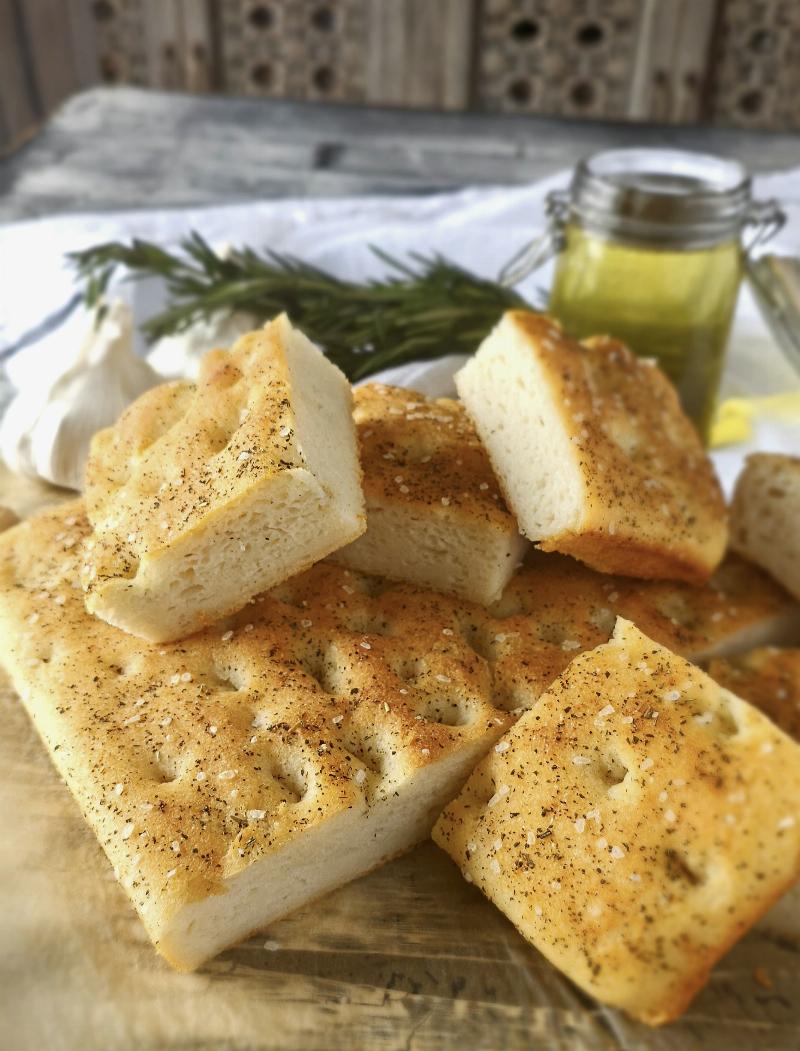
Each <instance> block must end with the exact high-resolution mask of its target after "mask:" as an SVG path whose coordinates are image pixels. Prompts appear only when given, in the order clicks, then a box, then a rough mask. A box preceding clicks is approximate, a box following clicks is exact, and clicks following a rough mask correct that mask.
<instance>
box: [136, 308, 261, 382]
mask: <svg viewBox="0 0 800 1051" xmlns="http://www.w3.org/2000/svg"><path fill="white" fill-rule="evenodd" d="M260 324H261V322H259V320H258V318H257V317H256V316H255V315H254V314H246V313H245V312H244V311H241V310H235V311H233V312H232V313H231V312H228V311H221V310H220V311H217V312H216V313H215V314H212V315H211V317H208V318H198V319H197V321H193V322H192V324H191V325H189V326H188V328H185V329H184V330H183V331H182V332H176V333H175V334H174V335H172V336H162V338H161V339H159V340H158V341H157V342H156V343H154V344H153V349H152V350H151V351H150V353H149V354H148V355H147V361H148V364H149V365H152V367H153V368H154V369H155V370H156V372H160V373H161V375H162V376H164V377H166V378H167V379H178V378H180V379H188V380H196V379H197V372H198V369H199V368H200V358H202V356H203V355H204V354H206V353H207V352H208V351H209V350H215V349H216V348H218V347H221V348H223V349H224V350H227V349H228V348H229V347H231V346H232V345H233V344H234V343H235V342H236V340H237V339H238V338H239V336H243V335H244V333H245V332H252V331H253V329H255V328H258V327H259V325H260Z"/></svg>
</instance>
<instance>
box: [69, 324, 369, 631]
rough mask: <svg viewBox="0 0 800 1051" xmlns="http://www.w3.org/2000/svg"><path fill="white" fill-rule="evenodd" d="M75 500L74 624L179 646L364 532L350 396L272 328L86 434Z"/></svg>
mask: <svg viewBox="0 0 800 1051" xmlns="http://www.w3.org/2000/svg"><path fill="white" fill-rule="evenodd" d="M86 501H87V512H88V515H89V519H90V521H91V523H92V526H93V535H92V536H91V538H89V539H88V540H87V543H86V544H85V549H84V555H85V558H84V567H83V572H82V578H81V579H82V584H83V587H84V590H85V591H86V603H87V609H88V610H89V611H90V612H91V613H94V614H96V615H97V616H100V617H102V618H103V619H104V620H107V621H108V622H109V623H111V624H114V625H116V626H117V627H121V628H123V629H124V630H126V631H129V632H131V633H132V634H135V635H138V636H140V637H142V638H145V639H148V640H150V641H163V640H172V639H176V638H180V637H182V636H184V635H188V634H190V633H191V632H192V631H196V630H199V629H200V628H201V627H202V626H204V625H206V624H211V623H213V622H214V621H215V620H217V619H218V618H219V617H222V616H225V615H227V614H228V613H229V612H230V611H231V610H236V609H239V608H241V606H242V605H243V604H244V603H245V602H246V601H247V600H248V599H249V598H250V597H252V595H254V594H256V593H257V592H258V591H262V590H265V589H266V588H267V587H269V586H272V585H274V584H276V583H278V582H279V581H281V580H285V579H286V578H287V577H289V576H291V575H293V574H294V573H297V572H300V571H301V570H303V569H305V568H307V567H308V566H309V565H312V564H313V563H314V562H315V561H318V560H319V559H321V558H324V557H325V556H326V555H328V554H329V553H330V552H331V551H333V550H335V549H336V548H337V547H341V546H342V545H344V544H347V543H349V542H351V541H353V540H354V539H356V537H358V536H359V535H360V534H361V533H362V532H363V531H364V527H365V516H364V506H363V493H362V492H361V486H360V467H359V464H358V455H357V448H356V440H355V427H354V425H353V421H352V392H351V389H350V385H349V383H348V382H347V380H346V379H345V377H344V376H343V375H342V373H341V372H340V371H339V370H338V369H337V368H336V367H335V366H334V365H332V364H331V363H330V362H329V361H327V360H326V359H325V358H324V357H323V355H322V354H321V353H320V352H319V351H318V350H317V349H315V348H314V347H313V345H312V344H311V343H309V341H308V340H307V339H306V338H305V337H304V336H303V335H302V334H301V333H299V332H297V331H296V330H294V329H292V326H291V324H290V323H289V321H288V319H287V318H286V317H285V315H282V316H280V317H278V318H276V319H275V320H274V321H271V322H270V323H269V324H267V325H266V326H265V327H264V328H263V329H261V330H259V331H257V332H252V333H249V334H247V335H245V336H243V337H242V338H241V339H239V340H238V341H237V343H236V344H235V346H234V347H233V349H232V350H230V351H224V350H214V351H212V352H211V353H209V354H207V355H206V356H205V357H204V358H203V360H202V362H201V364H200V372H199V376H198V380H197V384H196V385H194V384H189V383H184V382H177V383H168V384H164V385H162V386H159V387H155V388H153V389H152V390H150V391H148V392H147V393H146V394H145V395H144V396H142V397H141V398H139V399H138V400H137V401H135V402H134V403H133V404H132V405H131V406H129V408H128V409H127V410H126V411H125V412H124V413H123V415H122V417H121V418H120V419H119V420H118V421H117V423H116V424H115V425H114V426H113V427H111V428H109V429H108V430H105V431H102V432H100V433H99V434H98V435H96V436H95V438H94V439H93V442H92V447H91V452H90V456H89V461H88V465H87V470H86Z"/></svg>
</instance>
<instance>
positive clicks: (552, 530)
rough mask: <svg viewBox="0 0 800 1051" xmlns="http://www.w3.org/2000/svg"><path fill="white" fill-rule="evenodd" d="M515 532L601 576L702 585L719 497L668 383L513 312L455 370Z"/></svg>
mask: <svg viewBox="0 0 800 1051" xmlns="http://www.w3.org/2000/svg"><path fill="white" fill-rule="evenodd" d="M456 386H457V388H458V393H459V395H460V396H461V399H462V401H463V402H464V405H465V406H466V409H467V412H468V413H469V415H470V416H471V418H472V420H473V422H474V424H475V427H476V429H477V431H478V434H479V435H480V437H481V440H482V441H483V444H484V445H485V446H486V449H487V451H488V453H489V457H490V459H491V462H492V466H493V467H494V470H495V473H496V475H497V478H498V480H499V482H500V485H501V487H502V489H503V492H504V494H505V497H506V501H507V502H508V505H509V507H510V508H511V510H512V511H513V512H514V513H515V514H516V516H517V521H518V522H519V527H520V529H521V531H522V533H523V534H524V535H525V536H527V537H528V538H529V539H530V540H533V541H535V542H536V543H538V544H539V546H540V547H541V548H542V549H543V550H545V551H561V552H563V553H564V554H567V555H572V556H573V557H575V558H578V559H580V560H581V561H582V562H585V563H586V564H587V565H589V566H592V567H593V568H594V569H598V570H600V571H602V572H605V573H622V574H626V575H628V576H633V577H644V578H654V579H667V580H685V581H688V582H689V583H702V582H703V581H704V580H707V579H708V577H709V576H710V575H711V573H712V572H713V571H714V569H715V568H716V567H717V565H718V564H719V562H720V560H721V559H722V556H723V554H724V551H725V545H726V540H727V527H726V516H725V504H724V500H723V496H722V491H721V489H720V487H719V483H718V481H717V478H716V476H715V474H714V469H713V467H712V465H711V462H710V461H709V459H708V457H707V456H706V454H705V451H704V450H703V447H702V444H701V442H700V439H699V437H698V435H697V432H696V431H695V429H694V427H693V426H692V424H691V422H690V421H689V420H688V419H687V417H686V416H685V415H684V413H683V411H682V410H681V407H680V403H679V401H678V396H677V394H676V392H675V389H674V388H673V386H672V385H671V383H670V382H669V380H668V379H667V378H666V376H665V375H664V374H663V373H662V372H661V371H660V370H659V369H658V368H657V367H655V366H654V365H652V364H648V363H647V362H645V361H642V360H640V359H638V358H637V357H635V355H633V354H632V353H631V352H630V351H629V350H628V349H627V348H626V347H625V346H623V345H622V344H621V343H617V342H615V341H614V340H611V339H606V338H602V339H594V340H589V341H587V342H586V343H583V344H581V343H577V342H575V341H573V340H570V339H568V338H567V337H566V336H565V335H564V334H563V332H562V331H561V329H560V327H559V326H558V324H557V323H556V322H554V321H552V320H550V319H549V318H547V317H544V316H542V315H539V314H534V313H530V312H527V311H520V310H516V311H509V312H508V313H506V314H505V315H504V316H503V318H502V320H501V321H500V322H499V324H498V325H497V326H496V327H495V328H494V330H493V331H492V332H491V333H490V334H489V335H488V336H487V337H486V339H485V340H484V342H483V343H482V344H481V346H480V348H479V350H478V352H477V354H475V356H474V357H472V358H471V359H470V360H469V361H468V362H467V364H466V365H465V366H464V367H463V368H462V369H461V371H460V372H459V373H458V374H457V375H456Z"/></svg>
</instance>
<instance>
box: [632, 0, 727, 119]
mask: <svg viewBox="0 0 800 1051" xmlns="http://www.w3.org/2000/svg"><path fill="white" fill-rule="evenodd" d="M716 10H717V0H674V2H673V3H670V4H664V3H660V2H659V0H643V2H642V5H641V13H640V22H639V33H638V35H637V48H636V57H635V62H634V69H633V76H632V78H631V87H630V94H629V99H628V107H627V113H628V116H629V117H632V118H634V119H637V120H659V121H667V122H670V123H686V122H691V121H696V120H698V119H699V117H700V115H701V109H702V101H703V86H704V83H705V80H706V76H707V66H708V59H709V53H710V49H711V35H712V32H713V28H714V20H715V17H716Z"/></svg>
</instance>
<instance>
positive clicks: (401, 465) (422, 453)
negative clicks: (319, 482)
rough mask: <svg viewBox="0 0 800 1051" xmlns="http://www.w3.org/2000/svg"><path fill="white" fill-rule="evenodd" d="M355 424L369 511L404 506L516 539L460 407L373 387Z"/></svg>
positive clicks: (359, 400)
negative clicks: (371, 508) (492, 529)
mask: <svg viewBox="0 0 800 1051" xmlns="http://www.w3.org/2000/svg"><path fill="white" fill-rule="evenodd" d="M353 394H354V400H355V409H354V416H355V421H356V430H357V433H358V438H359V451H360V455H361V466H362V469H363V472H364V495H365V496H366V499H367V506H368V507H369V505H370V504H372V505H379V506H386V505H398V504H402V505H403V506H408V507H412V508H415V509H417V510H425V511H428V512H430V513H431V514H434V515H437V514H438V515H442V516H444V515H446V516H447V517H448V519H450V520H452V519H454V518H455V520H456V521H457V520H459V519H462V520H465V521H473V522H479V523H485V524H486V525H488V526H490V527H492V528H495V529H498V530H501V531H504V532H505V531H507V532H509V533H514V534H516V531H517V528H516V523H515V521H514V517H513V515H512V514H511V513H510V511H509V510H508V508H507V507H506V505H505V503H504V501H503V498H502V496H501V494H500V489H499V486H498V483H497V479H496V478H495V476H494V472H493V471H492V466H491V464H490V462H489V457H488V456H487V454H486V450H485V449H484V448H483V446H482V445H481V443H480V440H479V438H478V435H477V434H476V432H475V428H474V427H473V425H472V423H471V421H470V419H469V417H468V416H467V414H466V412H465V411H464V408H463V406H462V405H461V403H460V402H457V401H454V400H453V399H452V398H432V399H429V398H426V397H425V396H424V395H423V394H418V393H417V392H416V391H412V390H407V389H405V388H402V387H391V386H388V385H387V384H383V383H370V384H366V385H365V386H362V387H357V388H356V389H355V391H354V392H353Z"/></svg>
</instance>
